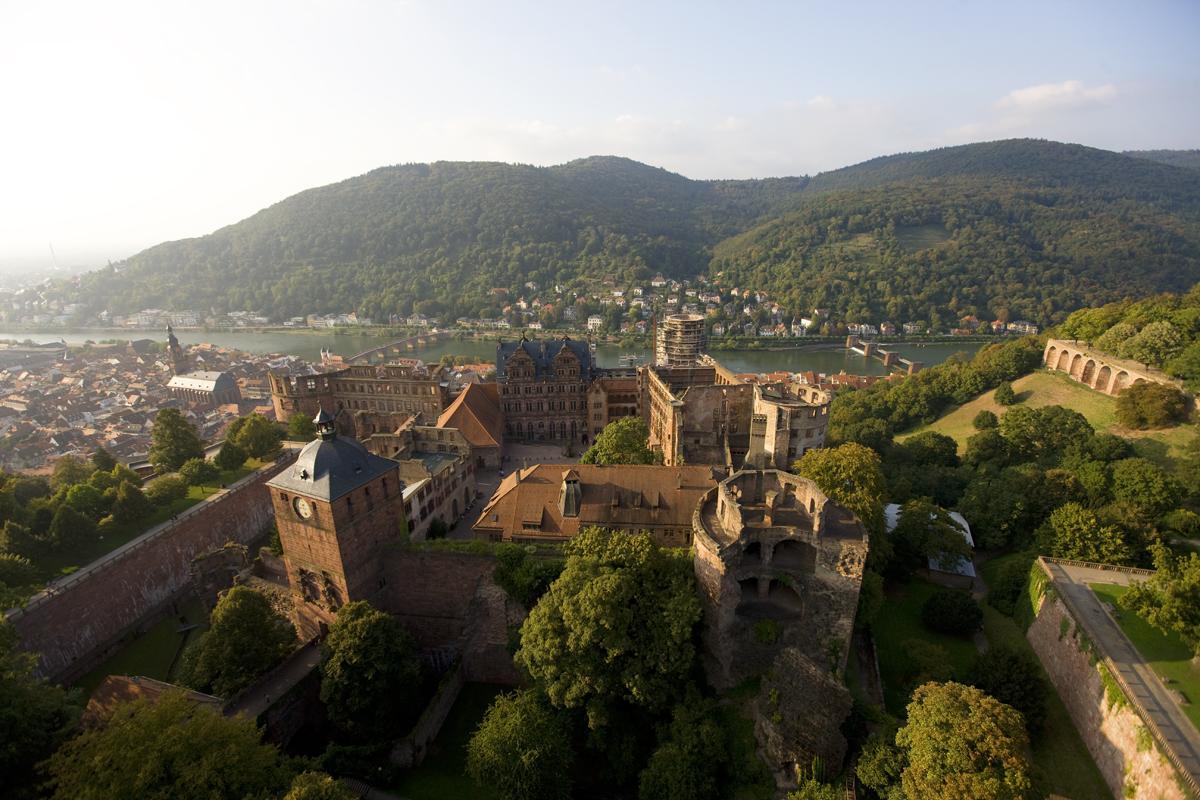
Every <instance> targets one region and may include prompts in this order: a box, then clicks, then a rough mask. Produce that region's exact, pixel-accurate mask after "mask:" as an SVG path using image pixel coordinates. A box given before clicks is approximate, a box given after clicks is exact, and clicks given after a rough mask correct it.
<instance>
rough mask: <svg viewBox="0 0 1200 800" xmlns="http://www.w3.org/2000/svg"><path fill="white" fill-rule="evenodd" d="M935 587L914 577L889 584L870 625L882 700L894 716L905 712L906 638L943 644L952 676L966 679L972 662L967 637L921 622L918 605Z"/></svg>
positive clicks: (941, 645) (919, 605)
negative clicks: (952, 634)
mask: <svg viewBox="0 0 1200 800" xmlns="http://www.w3.org/2000/svg"><path fill="white" fill-rule="evenodd" d="M938 588H939V587H937V586H934V585H933V584H932V583H929V582H927V581H922V580H917V579H915V578H914V579H913V580H910V581H909V582H908V583H905V584H898V585H889V586H888V587H887V600H886V602H885V603H884V604H883V608H882V609H880V611H879V618H878V619H877V620H876V621H875V624H874V625H873V626H872V628H871V630H872V632H873V634H874V637H875V648H876V650H877V651H878V653H879V672H880V678H881V679H882V680H883V697H884V703H885V705H886V706H887V711H888V712H889V713H891V714H893V715H895V716H897V717H901V718H902V717H903V716H904V709H905V706H907V704H908V695H909V692H908V687H907V682H906V680H905V665H907V663H908V648H907V647H905V644H904V643H905V642H906V641H908V640H909V639H923V640H925V641H927V642H931V643H933V644H936V645H939V646H940V647H943V648H945V650H946V656H947V658H948V659H949V662H950V666H951V667H952V668H953V670H954V677H955V678H956V679H958V680H965V679H966V677H967V674H968V673H969V672H970V670H971V666H972V665H973V664H974V663H975V655H976V652H975V645H974V643H973V642H972V641H971V640H970V639H969V638H960V637H957V636H946V635H944V634H940V633H934V632H933V631H930V630H929V629H927V628H926V627H925V626H924V625H922V624H921V606H922V605H923V604H924V602H925V600H926V599H927V598H928V597H929V596H930V595H932V594H933V593H934V592H935V591H937V589H938Z"/></svg>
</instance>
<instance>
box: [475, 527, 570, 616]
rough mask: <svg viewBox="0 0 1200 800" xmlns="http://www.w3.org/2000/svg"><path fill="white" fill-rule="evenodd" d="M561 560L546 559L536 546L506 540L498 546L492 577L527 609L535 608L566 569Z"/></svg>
mask: <svg viewBox="0 0 1200 800" xmlns="http://www.w3.org/2000/svg"><path fill="white" fill-rule="evenodd" d="M562 568H563V562H562V561H560V560H557V559H555V560H544V559H540V558H538V557H537V555H536V548H535V547H533V546H529V547H525V546H522V545H519V544H511V543H503V544H500V545H498V546H497V547H496V571H495V573H494V574H493V576H492V579H493V580H495V581H496V585H497V586H499V587H500V588H501V589H503V590H504V591H505V592H506V593H507V594H508V596H509V597H511V598H512V599H513V600H516V601H517V602H518V603H520V604H521V605H523V606H524V607H525V608H526V609H530V608H533V607H534V605H535V604H536V603H537V601H538V599H539V598H540V597H541V596H542V595H543V594H545V592H546V590H547V589H549V588H550V584H551V583H553V582H554V579H555V578H557V577H558V575H559V573H560V572H562Z"/></svg>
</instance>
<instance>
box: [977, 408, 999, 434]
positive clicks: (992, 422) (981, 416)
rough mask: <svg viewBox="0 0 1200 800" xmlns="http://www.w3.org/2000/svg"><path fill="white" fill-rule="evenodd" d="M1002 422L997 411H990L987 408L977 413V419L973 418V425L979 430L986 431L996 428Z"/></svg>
mask: <svg viewBox="0 0 1200 800" xmlns="http://www.w3.org/2000/svg"><path fill="white" fill-rule="evenodd" d="M999 424H1000V419H999V417H997V416H996V415H995V413H993V412H991V411H988V410H987V409H986V408H985V409H983V410H982V411H980V412H979V413H978V414H976V415H975V419H973V420H971V425H972V426H973V427H974V428H975V430H977V431H986V430H990V429H992V428H995V427H996V426H998V425H999Z"/></svg>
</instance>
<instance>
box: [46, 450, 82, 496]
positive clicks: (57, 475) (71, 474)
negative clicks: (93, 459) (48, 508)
mask: <svg viewBox="0 0 1200 800" xmlns="http://www.w3.org/2000/svg"><path fill="white" fill-rule="evenodd" d="M91 474H92V465H91V464H89V463H88V462H86V461H84V460H83V459H81V458H76V457H75V456H62V457H61V458H59V459H58V460H57V461H55V462H54V472H53V473H52V474H51V475H50V486H51V488H53V489H54V490H55V491H58V490H59V489H61V488H63V487H64V486H75V485H76V484H80V483H83V482H85V481H86V480H87V479H88V476H90V475H91Z"/></svg>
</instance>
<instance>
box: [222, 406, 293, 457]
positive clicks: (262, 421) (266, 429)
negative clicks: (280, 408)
mask: <svg viewBox="0 0 1200 800" xmlns="http://www.w3.org/2000/svg"><path fill="white" fill-rule="evenodd" d="M225 439H226V440H227V441H232V442H233V443H234V444H236V445H237V446H238V447H240V448H242V450H243V451H244V452H245V453H246V455H248V456H250V458H257V459H260V460H263V461H269V460H270V459H273V458H275V457H276V456H277V455H279V448H280V443H281V442H282V441H283V431H281V430H280V429H279V426H278V425H276V424H275V423H274V422H271V420H269V419H267V418H266V417H264V416H263V415H262V414H247V415H246V416H244V417H242V418H241V419H236V420H234V421H233V422H232V423H231V424H230V426H229V429H228V430H227V431H226V432H225Z"/></svg>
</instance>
